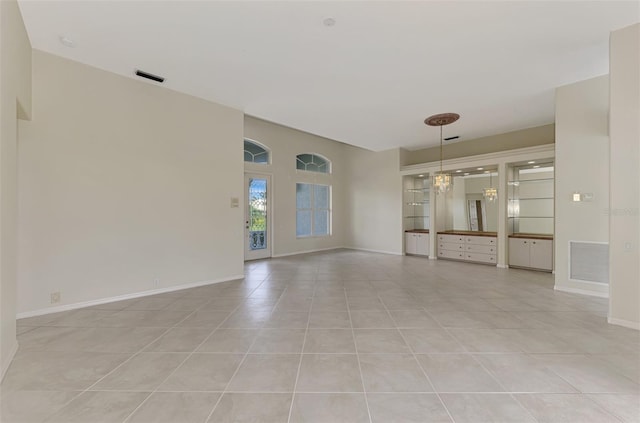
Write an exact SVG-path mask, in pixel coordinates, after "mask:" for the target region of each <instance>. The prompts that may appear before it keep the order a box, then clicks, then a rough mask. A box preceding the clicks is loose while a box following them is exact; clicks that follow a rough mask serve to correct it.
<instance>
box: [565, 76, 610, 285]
mask: <svg viewBox="0 0 640 423" xmlns="http://www.w3.org/2000/svg"><path fill="white" fill-rule="evenodd" d="M608 113H609V77H608V76H607V75H605V76H600V77H597V78H593V79H588V80H586V81H581V82H576V83H575V84H570V85H565V86H562V87H559V88H558V89H557V90H556V144H555V149H556V154H555V182H556V187H555V191H556V193H555V253H554V254H555V260H554V261H555V272H556V274H555V289H558V290H562V291H569V292H577V293H583V294H591V295H599V296H607V295H608V292H609V287H608V286H607V285H603V284H593V283H588V282H579V281H573V280H569V241H591V242H604V243H606V242H608V241H609V220H608V216H607V213H606V212H607V209H608V207H609V160H608V157H609V135H608V133H609V130H608V129H609V128H608ZM576 191H578V192H581V193H591V194H593V200H592V201H586V202H573V201H572V194H573V193H574V192H576Z"/></svg>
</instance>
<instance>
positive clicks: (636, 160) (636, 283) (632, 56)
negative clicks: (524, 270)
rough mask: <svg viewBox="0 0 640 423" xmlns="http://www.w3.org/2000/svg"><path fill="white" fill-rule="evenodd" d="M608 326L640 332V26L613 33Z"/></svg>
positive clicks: (611, 48)
mask: <svg viewBox="0 0 640 423" xmlns="http://www.w3.org/2000/svg"><path fill="white" fill-rule="evenodd" d="M609 63H610V64H609V66H610V72H611V79H610V92H611V112H610V120H609V122H610V136H611V155H610V162H611V188H610V201H611V208H610V212H609V219H610V220H609V223H610V225H609V231H610V232H609V233H610V241H609V264H610V268H609V270H610V274H609V277H610V280H611V296H610V305H609V322H610V323H614V324H619V325H623V326H627V327H632V328H635V329H640V253H639V251H640V222H639V220H640V218H639V216H640V212H639V210H640V80H639V75H640V24H636V25H633V26H630V27H627V28H623V29H621V30H619V31H614V32H612V33H611V40H610V60H609Z"/></svg>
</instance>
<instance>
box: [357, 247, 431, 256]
mask: <svg viewBox="0 0 640 423" xmlns="http://www.w3.org/2000/svg"><path fill="white" fill-rule="evenodd" d="M345 248H346V249H348V250H356V251H365V252H367V253H378V254H390V255H392V256H401V255H403V254H402V253H398V252H397V251H386V250H372V249H371V248H359V247H345ZM408 255H410V256H412V255H413V254H408ZM416 257H420V256H416Z"/></svg>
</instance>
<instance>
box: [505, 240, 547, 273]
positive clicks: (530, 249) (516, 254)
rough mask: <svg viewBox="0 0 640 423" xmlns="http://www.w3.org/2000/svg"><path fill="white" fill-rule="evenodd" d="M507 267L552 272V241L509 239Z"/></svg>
mask: <svg viewBox="0 0 640 423" xmlns="http://www.w3.org/2000/svg"><path fill="white" fill-rule="evenodd" d="M509 266H511V267H526V268H530V269H540V270H547V271H550V270H552V269H553V240H550V239H537V238H509Z"/></svg>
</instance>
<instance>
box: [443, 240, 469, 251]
mask: <svg viewBox="0 0 640 423" xmlns="http://www.w3.org/2000/svg"><path fill="white" fill-rule="evenodd" d="M438 249H440V250H450V251H464V244H459V243H455V242H440V243H438Z"/></svg>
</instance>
